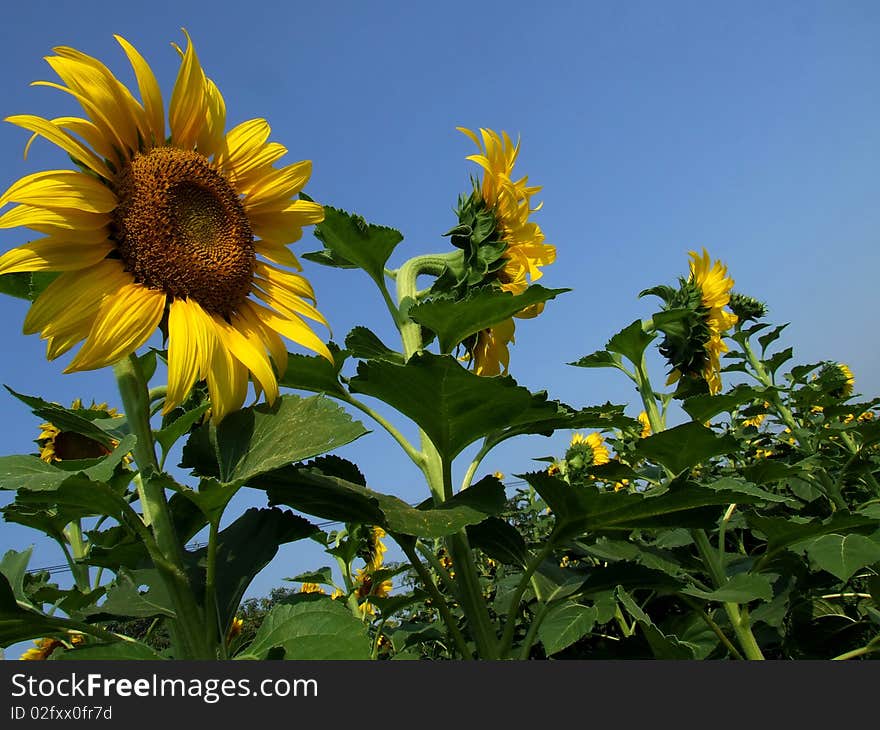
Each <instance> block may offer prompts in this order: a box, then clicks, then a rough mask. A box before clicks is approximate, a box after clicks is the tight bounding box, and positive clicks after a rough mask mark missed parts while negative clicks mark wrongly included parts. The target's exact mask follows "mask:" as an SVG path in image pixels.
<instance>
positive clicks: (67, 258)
mask: <svg viewBox="0 0 880 730" xmlns="http://www.w3.org/2000/svg"><path fill="white" fill-rule="evenodd" d="M113 249H114V245H113V243H112V242H111V241H110V240H109V239H105V240H104V241H100V242H98V243H82V242H80V241H77V240H71V239H69V238H58V237H55V236H49V237H48V238H41V239H39V240H37V241H31V242H30V243H26V244H25V245H24V246H19V247H18V248H14V249H12V250H11V251H7V252H6V253H5V254H3V256H0V275H2V274H14V273H17V272H20V271H75V270H77V269H86V268H88V267H90V266H94V265H95V264H97V263H98V262H99V261H102V260H103V259H104V258H105V257H106V256H107V254H108V253H110V252H111V251H112V250H113Z"/></svg>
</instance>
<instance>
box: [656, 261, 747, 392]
mask: <svg viewBox="0 0 880 730" xmlns="http://www.w3.org/2000/svg"><path fill="white" fill-rule="evenodd" d="M689 256H690V276H689V277H688V279H687V280H685V279H682V280H681V287H680V289H679V290H678V291H675V290H672V289H669V288H668V287H658V288H655V289H652V290H649V293H654V294H659V295H660V296H663V297H664V298H665V299H666V304H667V307H669V308H672V309H678V308H681V309H687V310H689V317H688V318H687V319H685V320H683V321H682V322H681V323H677V324H676V328H677V329H678V330H679V331H678V332H676V333H672V332H668V331H667V333H666V339H665V340H664V341H663V344H662V345H661V346H660V352H661V353H662V354H663V355H664V356H665V357H666V358H667V359H668V360H669V361H670V363H671V365H672V370H671V372H670V374H669V378H668V379H667V381H666V384H667V385H671V384H672V383H675V382H678V380H679V379H680V378H681V376H682V375H687V376H689V377H701V378H703V380H705V381H706V385H707V386H708V388H709V393H711V394H712V395H715V394H717V393H719V392H720V391H721V353H723V352H727V345H726V344H725V343H724V341H723V340H722V339H721V338H722V336H723V335H724V334H725V333H726V332H727V331H728V330H729V329H730V328H731V327H733V326H734V325H735V324H736V322H737V317H736V315H735V314H733V313H732V312H728V311H726V310H725V309H724V307H726V306H727V305H728V303H729V302H730V292H731V289H733V284H734V281H733V279H731V278H730V277H729V276H728V275H727V267H726V266H724V265H723V264H722V263H721V261H718V260H716V261H715V262H714V263H713V262H712V260H711V259H710V258H709V254H708V252H707V251H706V249H705V248H704V249H703V252H702V254H698V253H697V252H696V251H691V252H690V254H689ZM643 293H645V292H643Z"/></svg>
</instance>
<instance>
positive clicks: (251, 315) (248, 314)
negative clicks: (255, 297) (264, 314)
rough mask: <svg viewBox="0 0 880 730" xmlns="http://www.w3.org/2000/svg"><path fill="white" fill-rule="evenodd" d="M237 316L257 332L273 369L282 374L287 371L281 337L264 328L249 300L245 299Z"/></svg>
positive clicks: (285, 354)
mask: <svg viewBox="0 0 880 730" xmlns="http://www.w3.org/2000/svg"><path fill="white" fill-rule="evenodd" d="M237 316H238V317H241V319H242V320H243V321H244V323H245V324H246V326H247V327H249V328H251V329H253V330H256V331H257V332H259V334H260V339H261V340H262V341H263V344H264V345H265V346H266V349H267V350H269V354H270V355H271V356H272V361H273V362H274V363H275V368H276V369H277V371H278V372H279V373H284V371H285V370H287V348H286V347H285V346H284V342H282V341H281V337H280V336H279V335H278V333H277V332H276V331H275V330H273V329H270V328H269V327H266V326H265V325H264V324H263V323H262V322H261V321H260V318H259V317H258V316H257V315H256V312H254V309H253V304H252V303H251V301H250V300H247V299H245V301H244V304H242V306H241V308H240V309H239V310H238V314H237Z"/></svg>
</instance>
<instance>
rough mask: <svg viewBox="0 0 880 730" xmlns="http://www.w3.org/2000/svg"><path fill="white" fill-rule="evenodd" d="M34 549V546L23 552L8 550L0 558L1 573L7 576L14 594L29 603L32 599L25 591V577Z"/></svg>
mask: <svg viewBox="0 0 880 730" xmlns="http://www.w3.org/2000/svg"><path fill="white" fill-rule="evenodd" d="M33 550H34V549H33V547H29V548H28V549H27V550H22V551H21V552H17V551H15V550H7V551H6V553H5V554H4V555H3V559H2V560H0V573H2V574H3V575H4V576H6V580H8V581H9V586H10V588H12V593H13V595H14V596H15V598H16V599H17V600H19V601H24V602H25V603H28V604H30V603H31V601H30V599H29V598H28V597H27V596H26V595H25V592H24V577H25V574H26V573H27V566H28V562H30V559H31V553H32V552H33Z"/></svg>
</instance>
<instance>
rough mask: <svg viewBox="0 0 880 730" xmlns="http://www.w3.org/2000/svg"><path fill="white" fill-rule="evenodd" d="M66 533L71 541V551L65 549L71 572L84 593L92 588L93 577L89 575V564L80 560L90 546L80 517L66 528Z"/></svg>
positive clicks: (77, 585)
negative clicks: (84, 535) (83, 531)
mask: <svg viewBox="0 0 880 730" xmlns="http://www.w3.org/2000/svg"><path fill="white" fill-rule="evenodd" d="M64 534H65V536H66V537H67V539H68V541H69V542H70V552H69V553H68V551H67V550H66V549H65V551H64V552H65V555H66V556H67V562H68V565H70V572H71V574H72V575H73V580H74V583H75V584H76V587H77V588H79V589H80V590H81V591H82V592H83V593H88V592H89V591H90V590H91V586H92V583H91V579H90V577H89V566H88V565H85V564H83V563H82V562H80V561H81V560H82V559H83V558H85V557H86V554H87V553H88V547H87V546H86V542H85V540H84V539H83V533H82V524H81V523H80V521H79V519H76V520H73V521H72V522H70V523H69V524H68V525H67V527H66V528H65V529H64Z"/></svg>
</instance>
